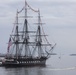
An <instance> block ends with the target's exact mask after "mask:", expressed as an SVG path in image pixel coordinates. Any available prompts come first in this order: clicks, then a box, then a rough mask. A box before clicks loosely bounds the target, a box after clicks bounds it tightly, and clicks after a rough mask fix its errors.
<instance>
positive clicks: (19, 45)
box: [2, 1, 56, 66]
mask: <svg viewBox="0 0 76 75" xmlns="http://www.w3.org/2000/svg"><path fill="white" fill-rule="evenodd" d="M30 12H32V13H30ZM29 13H30V14H29ZM28 14H29V15H32V14H33V15H32V16H28ZM23 15H24V16H23ZM35 15H38V16H35ZM33 16H35V17H34V19H33ZM31 22H36V23H31ZM43 24H44V23H42V21H41V16H40V10H39V9H38V10H34V9H33V8H32V7H31V6H30V5H29V4H28V3H27V2H26V1H25V5H24V6H23V8H22V9H21V10H20V11H18V10H17V13H16V20H15V23H14V27H13V30H12V33H11V35H10V37H9V42H8V48H7V55H6V56H5V58H4V59H3V61H2V65H3V66H36V65H40V66H44V65H46V60H47V59H48V58H49V57H50V55H51V53H52V51H53V49H54V47H55V45H56V44H53V45H52V44H50V43H49V42H48V40H47V35H46V34H45V33H44V29H43Z"/></svg>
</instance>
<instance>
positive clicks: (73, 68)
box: [42, 67, 76, 71]
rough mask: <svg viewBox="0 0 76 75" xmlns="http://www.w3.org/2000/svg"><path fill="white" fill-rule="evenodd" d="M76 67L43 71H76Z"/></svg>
mask: <svg viewBox="0 0 76 75" xmlns="http://www.w3.org/2000/svg"><path fill="white" fill-rule="evenodd" d="M75 69H76V67H70V68H53V69H52V68H51V69H42V70H48V71H64V70H75Z"/></svg>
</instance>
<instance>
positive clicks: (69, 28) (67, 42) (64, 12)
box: [0, 0, 76, 53]
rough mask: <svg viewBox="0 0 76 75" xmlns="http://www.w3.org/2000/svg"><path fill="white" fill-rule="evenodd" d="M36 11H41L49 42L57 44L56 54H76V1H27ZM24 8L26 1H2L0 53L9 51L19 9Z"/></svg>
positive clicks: (0, 8) (0, 11)
mask: <svg viewBox="0 0 76 75" xmlns="http://www.w3.org/2000/svg"><path fill="white" fill-rule="evenodd" d="M27 2H28V4H29V5H30V6H32V7H33V8H34V9H40V11H41V15H42V16H43V21H44V23H46V25H45V26H44V29H45V32H46V33H47V34H48V35H49V41H50V42H51V40H55V42H56V43H57V46H56V48H55V49H54V52H57V53H60V52H61V53H75V52H76V0H27ZM23 6H24V0H1V1H0V35H1V36H0V52H1V53H5V52H6V51H7V42H8V39H9V35H10V33H11V30H12V27H13V23H14V20H15V14H16V10H17V9H19V10H20V9H21V8H22V7H23Z"/></svg>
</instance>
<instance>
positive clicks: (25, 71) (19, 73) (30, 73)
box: [6, 67, 45, 75]
mask: <svg viewBox="0 0 76 75" xmlns="http://www.w3.org/2000/svg"><path fill="white" fill-rule="evenodd" d="M6 72H7V75H45V73H44V72H43V71H42V70H41V67H29V68H24V67H23V68H7V69H6Z"/></svg>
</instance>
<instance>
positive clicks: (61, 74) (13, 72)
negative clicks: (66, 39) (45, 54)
mask: <svg viewBox="0 0 76 75" xmlns="http://www.w3.org/2000/svg"><path fill="white" fill-rule="evenodd" d="M0 75H76V57H73V56H72V57H71V56H62V57H60V58H59V56H53V57H52V58H51V59H49V60H48V61H47V65H46V67H28V68H26V67H20V68H5V67H0Z"/></svg>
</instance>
